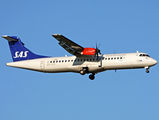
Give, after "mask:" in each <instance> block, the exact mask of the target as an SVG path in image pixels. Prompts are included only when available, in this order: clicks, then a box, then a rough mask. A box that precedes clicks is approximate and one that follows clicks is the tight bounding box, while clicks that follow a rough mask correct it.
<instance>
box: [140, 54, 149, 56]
mask: <svg viewBox="0 0 159 120" xmlns="http://www.w3.org/2000/svg"><path fill="white" fill-rule="evenodd" d="M139 56H141V57H145V56H146V57H150V56H149V55H148V54H140V55H139Z"/></svg>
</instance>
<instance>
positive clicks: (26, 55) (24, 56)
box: [2, 36, 47, 62]
mask: <svg viewBox="0 0 159 120" xmlns="http://www.w3.org/2000/svg"><path fill="white" fill-rule="evenodd" d="M2 37H3V38H5V39H7V40H8V44H9V47H10V51H11V55H12V58H13V61H14V62H15V61H22V60H30V59H37V58H46V57H47V56H41V55H36V54H34V53H33V52H31V51H30V50H28V49H27V48H26V47H24V43H22V42H21V40H20V38H19V37H17V36H2Z"/></svg>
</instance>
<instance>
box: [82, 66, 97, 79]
mask: <svg viewBox="0 0 159 120" xmlns="http://www.w3.org/2000/svg"><path fill="white" fill-rule="evenodd" d="M86 73H89V70H88V67H83V68H81V70H80V74H81V75H85V74H86ZM94 78H95V73H92V74H90V75H89V79H91V80H94Z"/></svg>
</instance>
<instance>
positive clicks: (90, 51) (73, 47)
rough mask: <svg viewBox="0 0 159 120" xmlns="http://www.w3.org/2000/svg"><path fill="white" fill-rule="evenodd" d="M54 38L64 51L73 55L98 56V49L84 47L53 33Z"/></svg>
mask: <svg viewBox="0 0 159 120" xmlns="http://www.w3.org/2000/svg"><path fill="white" fill-rule="evenodd" d="M52 36H53V37H54V38H55V39H57V40H58V41H59V45H60V46H62V47H63V48H64V49H65V50H66V51H68V52H69V53H71V54H72V55H75V56H98V53H100V50H99V49H97V47H96V49H95V48H84V47H82V46H80V45H78V44H76V43H75V42H73V41H71V40H69V39H68V38H66V37H65V36H63V35H61V34H53V35H52Z"/></svg>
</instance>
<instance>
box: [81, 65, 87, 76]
mask: <svg viewBox="0 0 159 120" xmlns="http://www.w3.org/2000/svg"><path fill="white" fill-rule="evenodd" d="M86 73H88V68H87V67H83V68H81V70H80V74H81V75H85V74H86Z"/></svg>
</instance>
